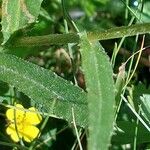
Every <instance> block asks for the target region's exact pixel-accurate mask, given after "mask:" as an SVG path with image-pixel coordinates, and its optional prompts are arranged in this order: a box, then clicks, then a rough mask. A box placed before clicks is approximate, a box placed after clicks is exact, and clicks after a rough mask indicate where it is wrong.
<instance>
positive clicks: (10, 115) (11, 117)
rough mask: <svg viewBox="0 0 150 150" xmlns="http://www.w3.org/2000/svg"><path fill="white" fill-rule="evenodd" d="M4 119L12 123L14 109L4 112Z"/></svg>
mask: <svg viewBox="0 0 150 150" xmlns="http://www.w3.org/2000/svg"><path fill="white" fill-rule="evenodd" d="M6 117H7V118H8V119H9V120H10V121H13V120H14V109H8V110H7V111H6Z"/></svg>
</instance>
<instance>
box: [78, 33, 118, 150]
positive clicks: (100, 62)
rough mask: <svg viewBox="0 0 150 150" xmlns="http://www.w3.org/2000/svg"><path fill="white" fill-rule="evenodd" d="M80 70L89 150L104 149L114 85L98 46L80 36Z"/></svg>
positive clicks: (106, 60) (108, 136) (113, 101)
mask: <svg viewBox="0 0 150 150" xmlns="http://www.w3.org/2000/svg"><path fill="white" fill-rule="evenodd" d="M81 54H82V62H83V70H84V74H85V79H86V85H87V91H88V95H87V97H88V106H89V143H88V147H89V149H90V150H96V149H101V150H106V149H107V148H108V144H109V142H110V136H111V131H112V125H113V119H114V118H113V117H114V108H113V107H114V104H115V94H114V83H113V78H112V68H111V65H110V63H109V59H108V57H107V55H106V54H105V53H104V50H103V48H102V47H101V45H100V44H99V43H98V41H96V42H92V43H90V42H89V41H88V39H87V37H86V35H81Z"/></svg>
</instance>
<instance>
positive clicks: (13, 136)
mask: <svg viewBox="0 0 150 150" xmlns="http://www.w3.org/2000/svg"><path fill="white" fill-rule="evenodd" d="M6 133H7V134H8V135H10V136H11V139H12V140H13V141H14V142H19V137H20V138H21V137H22V135H21V134H20V133H19V131H18V134H19V137H18V134H17V132H16V130H15V125H14V124H10V125H9V126H8V127H7V129H6Z"/></svg>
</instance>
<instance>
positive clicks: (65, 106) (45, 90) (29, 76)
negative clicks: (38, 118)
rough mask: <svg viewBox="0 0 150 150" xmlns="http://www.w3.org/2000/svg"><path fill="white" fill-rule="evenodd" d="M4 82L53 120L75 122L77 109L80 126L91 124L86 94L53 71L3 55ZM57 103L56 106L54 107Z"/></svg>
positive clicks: (0, 77) (1, 77)
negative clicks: (49, 114)
mask: <svg viewBox="0 0 150 150" xmlns="http://www.w3.org/2000/svg"><path fill="white" fill-rule="evenodd" d="M0 80H2V81H4V82H7V83H9V84H11V85H13V86H15V87H16V88H18V90H19V91H21V92H23V93H25V94H26V95H27V96H29V97H30V98H31V99H32V101H33V103H34V104H36V105H37V106H39V107H42V109H44V111H45V112H47V113H48V112H52V114H51V115H52V116H56V117H58V118H62V119H65V120H67V121H69V122H72V114H71V109H72V107H73V108H74V111H75V116H76V121H77V124H78V125H80V126H85V125H86V123H87V121H86V118H87V102H86V93H85V92H83V91H82V90H81V89H80V88H78V87H76V86H73V85H71V84H70V83H69V82H68V81H66V80H64V79H62V78H60V77H58V76H57V75H56V74H54V73H53V72H51V71H48V70H46V69H44V68H41V67H39V66H37V65H34V64H32V63H29V62H26V61H24V60H22V59H20V58H17V57H15V56H13V55H10V54H2V53H1V55H0ZM54 101H55V106H54V107H52V106H53V104H54Z"/></svg>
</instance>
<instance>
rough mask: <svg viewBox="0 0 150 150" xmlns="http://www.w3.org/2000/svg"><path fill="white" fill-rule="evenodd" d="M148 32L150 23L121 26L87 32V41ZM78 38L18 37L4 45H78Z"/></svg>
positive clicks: (54, 36)
mask: <svg viewBox="0 0 150 150" xmlns="http://www.w3.org/2000/svg"><path fill="white" fill-rule="evenodd" d="M149 32H150V23H145V24H136V25H131V26H122V27H116V28H112V29H108V30H105V31H98V32H88V33H87V36H88V39H89V40H91V41H93V40H107V39H114V38H121V37H124V36H126V37H127V36H134V35H137V34H146V33H149ZM79 42H80V37H79V35H78V34H76V33H68V34H50V35H44V36H30V37H20V38H16V39H15V42H14V39H13V40H11V41H10V42H9V44H6V46H9V47H32V46H50V45H62V44H68V43H79Z"/></svg>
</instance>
